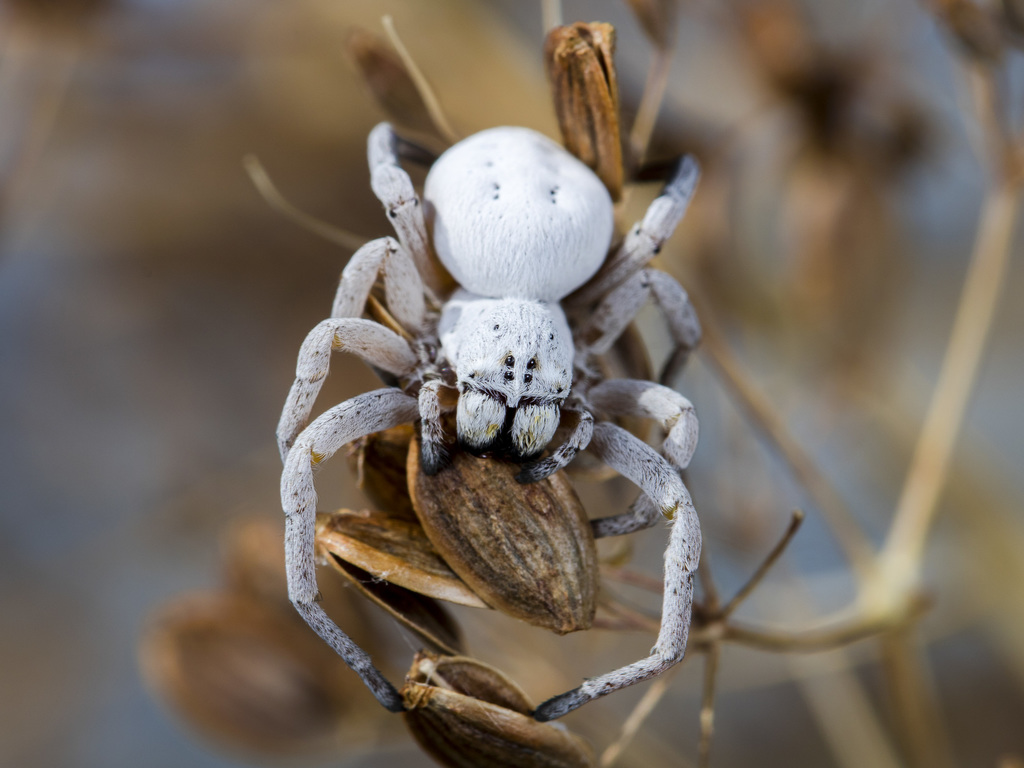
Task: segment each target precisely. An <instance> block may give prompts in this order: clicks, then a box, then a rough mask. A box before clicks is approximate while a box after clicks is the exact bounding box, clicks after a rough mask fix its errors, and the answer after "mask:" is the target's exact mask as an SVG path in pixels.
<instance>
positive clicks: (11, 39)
mask: <svg viewBox="0 0 1024 768" xmlns="http://www.w3.org/2000/svg"><path fill="white" fill-rule="evenodd" d="M38 37H39V35H38V34H37V33H36V32H35V31H34V30H32V29H30V28H29V27H28V26H27V25H24V24H19V25H12V27H11V31H10V32H9V33H8V39H7V40H5V41H4V42H6V43H7V45H6V46H5V47H4V50H3V52H2V59H0V64H2V68H0V99H4V98H5V97H6V96H7V94H8V92H14V91H17V89H18V86H19V81H20V80H23V79H24V80H27V81H28V82H33V81H34V80H36V78H39V84H38V85H37V86H35V87H34V95H33V98H32V101H31V103H30V104H29V110H28V115H27V119H25V125H24V127H23V128H19V127H18V126H17V125H15V124H14V123H15V119H21V117H22V116H21V115H20V110H19V109H12V108H11V107H12V105H10V104H7V105H5V106H6V107H7V109H6V110H3V112H6V115H5V121H4V122H5V123H6V125H5V126H4V128H3V130H2V134H0V135H2V137H3V138H5V139H6V138H8V137H13V139H14V142H15V146H14V148H13V149H12V151H11V154H10V156H9V157H8V158H6V159H7V161H8V162H7V165H8V168H9V170H8V173H7V176H6V178H4V179H2V184H0V213H2V212H4V211H6V210H7V208H8V207H9V206H10V205H11V204H12V201H16V200H18V199H19V198H20V197H21V196H22V195H23V194H24V192H25V190H26V189H28V188H29V186H30V185H31V184H32V183H33V181H34V180H35V179H36V169H37V164H38V162H39V160H40V158H41V157H42V156H43V153H44V151H45V150H46V146H47V144H48V143H49V140H50V136H51V135H52V133H53V129H54V127H55V126H56V124H57V118H58V116H59V115H60V111H61V107H62V106H63V105H64V100H65V97H66V96H67V93H68V89H69V88H70V86H71V81H72V78H73V76H74V73H75V70H76V69H77V66H78V60H79V57H80V54H81V47H82V43H81V40H79V39H78V38H77V37H76V38H70V39H69V44H68V45H67V46H66V47H65V48H63V49H61V50H59V51H54V50H47V48H46V46H44V45H41V44H40V41H39V39H38ZM51 47H52V46H51ZM40 75H42V76H41V77H40ZM14 98H15V100H16V96H15V97H14Z"/></svg>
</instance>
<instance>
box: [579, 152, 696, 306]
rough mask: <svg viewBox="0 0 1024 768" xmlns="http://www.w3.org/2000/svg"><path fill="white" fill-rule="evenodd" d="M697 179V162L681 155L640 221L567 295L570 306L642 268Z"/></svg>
mask: <svg viewBox="0 0 1024 768" xmlns="http://www.w3.org/2000/svg"><path fill="white" fill-rule="evenodd" d="M699 179H700V166H698V165H697V160H696V159H695V158H694V157H693V156H692V155H685V156H684V157H683V158H682V159H681V160H680V161H679V162H678V164H676V166H675V170H674V171H673V173H672V175H671V177H670V178H669V180H668V183H667V184H666V185H665V188H664V189H663V190H662V192H661V194H660V195H659V196H658V197H656V198H655V199H654V201H653V202H652V203H651V204H650V206H649V207H648V208H647V212H646V213H645V214H644V218H643V220H642V221H639V222H637V223H636V224H635V225H633V228H632V229H631V230H630V231H629V233H628V234H627V235H626V237H625V239H624V240H623V241H622V245H620V246H619V248H618V250H616V251H615V253H614V254H612V256H611V257H610V258H609V259H608V260H607V261H606V262H605V264H604V266H602V267H601V269H600V270H599V271H598V273H597V274H596V275H594V277H592V278H591V279H590V281H589V282H587V283H586V284H585V285H584V286H583V287H582V288H580V289H579V290H578V291H576V292H575V293H573V294H572V295H570V296H569V297H568V299H567V300H566V303H567V305H568V306H570V307H573V308H585V307H588V306H590V305H592V304H593V303H594V302H596V301H599V300H600V299H601V297H602V296H604V295H605V294H607V293H608V292H609V291H611V290H612V289H614V288H616V287H617V286H619V285H621V284H622V283H624V282H625V281H626V280H627V279H629V277H630V276H631V275H633V274H634V273H636V272H637V271H639V270H640V269H643V267H645V266H646V265H647V263H648V262H649V261H650V260H651V259H653V258H654V257H655V256H656V255H657V254H658V252H659V251H661V246H662V245H663V244H664V243H665V241H666V240H668V238H669V237H671V236H672V233H673V232H675V229H676V226H678V224H679V222H680V220H682V218H683V215H684V214H685V213H686V209H687V207H688V206H689V204H690V198H692V197H693V192H694V190H695V189H696V188H697V181H698V180H699Z"/></svg>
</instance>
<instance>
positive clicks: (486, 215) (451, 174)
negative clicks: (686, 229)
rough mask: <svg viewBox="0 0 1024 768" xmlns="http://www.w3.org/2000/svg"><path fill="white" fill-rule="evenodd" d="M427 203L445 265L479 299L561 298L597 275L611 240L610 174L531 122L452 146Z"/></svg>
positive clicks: (434, 175) (431, 181)
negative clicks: (606, 177) (599, 172)
mask: <svg viewBox="0 0 1024 768" xmlns="http://www.w3.org/2000/svg"><path fill="white" fill-rule="evenodd" d="M424 199H425V202H426V208H425V211H426V215H427V217H428V222H429V223H430V224H431V225H432V227H433V241H434V247H435V249H436V250H437V254H438V256H439V257H440V259H441V262H442V263H443V264H444V266H445V267H446V268H447V269H448V270H449V271H450V272H451V273H452V276H453V277H454V278H455V279H456V280H457V281H458V283H459V284H460V285H461V286H463V287H464V288H466V289H468V290H470V291H472V292H473V293H475V294H478V295H480V296H491V297H514V298H524V299H539V300H541V301H549V302H554V301H558V300H560V299H562V298H563V297H565V296H567V295H568V294H569V293H571V292H572V291H573V290H575V289H576V288H578V287H579V286H581V285H583V283H585V282H586V281H587V280H588V279H589V278H590V277H591V276H593V274H594V273H595V272H596V271H597V270H598V268H599V267H600V266H601V264H602V262H603V261H604V259H605V256H606V254H607V251H608V247H609V244H610V242H611V238H612V227H613V221H614V212H613V209H612V200H611V196H610V195H609V194H608V190H607V189H605V187H604V184H602V183H601V180H600V179H598V177H597V176H596V175H595V174H594V173H593V171H591V170H590V169H589V168H588V167H587V166H586V165H584V164H583V163H581V162H580V161H579V160H577V159H576V158H575V157H574V156H573V155H571V154H569V153H568V152H567V151H566V150H565V149H563V148H562V147H560V146H559V145H558V144H556V143H555V142H553V141H551V139H549V138H547V137H546V136H543V135H542V134H540V133H537V132H536V131H533V130H530V129H529V128H512V127H503V128H492V129H490V130H486V131H482V132H480V133H477V134H474V135H473V136H470V137H469V138H467V139H464V140H463V141H461V142H459V143H458V144H456V145H455V146H453V147H451V148H450V149H448V151H446V152H445V153H444V154H443V155H441V157H440V158H438V160H437V162H435V163H434V165H433V166H432V167H431V169H430V173H429V174H428V175H427V180H426V185H425V189H424Z"/></svg>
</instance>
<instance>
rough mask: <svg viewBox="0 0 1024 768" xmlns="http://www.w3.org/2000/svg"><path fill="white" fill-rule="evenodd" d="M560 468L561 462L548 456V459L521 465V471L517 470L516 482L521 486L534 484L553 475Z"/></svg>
mask: <svg viewBox="0 0 1024 768" xmlns="http://www.w3.org/2000/svg"><path fill="white" fill-rule="evenodd" d="M561 466H562V464H561V462H560V461H558V459H557V458H555V457H554V456H549V457H548V458H546V459H541V460H540V461H531V462H529V463H527V464H523V467H522V469H520V470H519V474H518V475H516V482H517V483H521V484H523V485H529V484H530V483H536V482H538V481H540V480H543V479H544V478H546V477H549V476H551V475H553V474H554V473H555V472H557V471H558V470H559V468H560V467H561Z"/></svg>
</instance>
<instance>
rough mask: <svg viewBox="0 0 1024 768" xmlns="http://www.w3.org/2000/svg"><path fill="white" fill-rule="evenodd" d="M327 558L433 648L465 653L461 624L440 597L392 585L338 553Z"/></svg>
mask: <svg viewBox="0 0 1024 768" xmlns="http://www.w3.org/2000/svg"><path fill="white" fill-rule="evenodd" d="M327 561H328V563H330V564H331V565H332V566H334V568H335V570H337V571H338V572H339V573H341V574H342V575H343V576H344V577H345V578H346V579H348V580H349V581H350V582H351V583H352V584H354V585H355V587H356V588H357V589H358V590H359V591H360V592H361V593H362V594H363V595H364V596H365V597H367V598H369V600H371V601H372V602H374V603H376V604H377V605H379V606H380V607H381V608H383V609H384V610H385V611H387V612H388V613H390V614H391V615H392V616H393V617H394V618H395V619H397V620H398V622H399V623H400V624H402V625H403V626H405V627H408V628H409V629H411V630H412V631H413V632H415V633H416V635H417V636H418V637H419V638H420V639H421V640H423V642H425V643H426V644H427V645H429V646H430V647H431V648H434V649H436V650H438V651H440V652H441V653H449V654H457V653H462V652H463V647H462V636H461V633H460V632H459V627H458V625H457V624H456V623H455V620H454V619H453V618H452V617H451V615H450V614H449V613H448V611H446V610H445V609H444V608H443V607H442V606H441V604H440V603H438V602H437V601H436V600H434V599H432V598H429V597H426V596H425V595H420V594H417V593H416V592H412V591H410V590H408V589H405V588H404V587H398V586H395V585H394V584H389V583H388V582H387V581H383V580H381V579H380V578H378V577H377V576H374V575H373V574H371V573H368V572H367V571H364V570H363V569H362V568H359V567H358V566H355V565H352V563H347V562H345V561H344V560H342V559H340V558H338V557H335V556H334V555H329V556H328V558H327Z"/></svg>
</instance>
